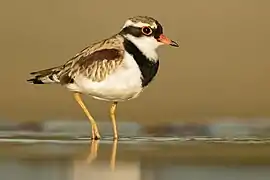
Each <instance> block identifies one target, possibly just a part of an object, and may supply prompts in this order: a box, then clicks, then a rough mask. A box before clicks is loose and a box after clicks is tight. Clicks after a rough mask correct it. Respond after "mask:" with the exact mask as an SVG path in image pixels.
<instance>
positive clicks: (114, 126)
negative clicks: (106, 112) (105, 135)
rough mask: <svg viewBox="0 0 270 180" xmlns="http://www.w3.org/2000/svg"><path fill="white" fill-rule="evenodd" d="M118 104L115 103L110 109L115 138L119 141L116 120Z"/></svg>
mask: <svg viewBox="0 0 270 180" xmlns="http://www.w3.org/2000/svg"><path fill="white" fill-rule="evenodd" d="M116 106H117V102H113V104H112V106H111V109H110V117H111V120H112V126H113V138H114V140H115V139H118V133H117V126H116V120H115V110H116Z"/></svg>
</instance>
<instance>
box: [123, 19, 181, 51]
mask: <svg viewBox="0 0 270 180" xmlns="http://www.w3.org/2000/svg"><path fill="white" fill-rule="evenodd" d="M120 34H122V35H123V36H124V37H125V38H127V39H128V40H130V41H131V42H133V43H134V44H135V45H136V46H137V47H138V48H139V49H140V50H141V51H143V52H144V53H146V55H147V53H150V52H151V51H155V49H156V48H157V47H159V46H160V45H164V44H166V45H170V46H174V47H179V45H178V44H177V43H176V42H175V41H173V40H171V39H169V38H168V37H167V36H165V35H164V34H163V27H162V25H161V24H160V23H159V22H158V21H157V20H156V19H154V18H152V17H149V16H135V17H132V18H129V19H128V20H127V21H126V22H125V24H124V26H123V28H122V30H121V32H120Z"/></svg>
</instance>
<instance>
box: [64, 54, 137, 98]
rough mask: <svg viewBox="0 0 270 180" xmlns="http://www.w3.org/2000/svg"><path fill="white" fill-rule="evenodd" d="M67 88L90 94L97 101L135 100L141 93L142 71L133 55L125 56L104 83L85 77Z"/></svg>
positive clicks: (79, 78) (77, 79)
mask: <svg viewBox="0 0 270 180" xmlns="http://www.w3.org/2000/svg"><path fill="white" fill-rule="evenodd" d="M74 80H75V83H76V85H75V84H72V85H69V86H68V87H67V88H69V89H71V90H76V91H80V92H82V93H85V94H89V95H91V96H93V97H94V98H96V99H101V100H107V101H124V100H128V99H132V98H135V97H136V96H137V95H138V94H139V93H140V92H141V91H142V88H141V71H140V69H139V67H138V65H137V63H136V62H135V60H134V59H133V57H132V56H131V55H129V54H128V53H126V54H125V57H124V62H123V63H122V65H121V66H120V67H119V68H118V69H117V70H116V71H115V72H114V73H112V74H110V75H109V76H108V77H107V78H106V79H105V80H104V81H101V82H93V81H91V80H90V79H87V78H86V77H83V76H78V77H76V78H75V79H74Z"/></svg>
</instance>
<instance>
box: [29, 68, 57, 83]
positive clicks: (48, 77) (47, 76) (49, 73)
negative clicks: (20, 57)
mask: <svg viewBox="0 0 270 180" xmlns="http://www.w3.org/2000/svg"><path fill="white" fill-rule="evenodd" d="M60 71H61V66H58V67H53V68H50V69H44V70H41V71H36V72H31V73H30V74H31V75H33V76H34V77H33V78H31V79H28V80H27V81H28V82H29V83H32V84H55V83H59V79H58V76H57V74H58V73H59V72H60Z"/></svg>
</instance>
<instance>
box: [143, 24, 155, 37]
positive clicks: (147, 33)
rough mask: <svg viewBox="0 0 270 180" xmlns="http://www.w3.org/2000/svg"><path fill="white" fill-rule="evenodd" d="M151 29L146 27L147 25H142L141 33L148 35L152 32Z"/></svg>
mask: <svg viewBox="0 0 270 180" xmlns="http://www.w3.org/2000/svg"><path fill="white" fill-rule="evenodd" d="M152 32H153V30H152V29H151V28H150V27H148V26H144V27H142V33H143V34H145V35H147V36H149V35H150V34H152Z"/></svg>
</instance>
